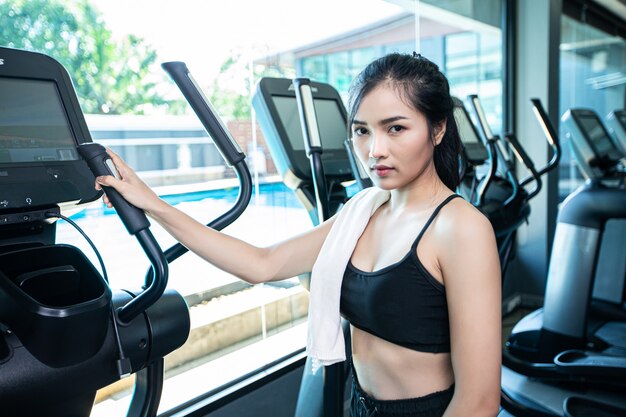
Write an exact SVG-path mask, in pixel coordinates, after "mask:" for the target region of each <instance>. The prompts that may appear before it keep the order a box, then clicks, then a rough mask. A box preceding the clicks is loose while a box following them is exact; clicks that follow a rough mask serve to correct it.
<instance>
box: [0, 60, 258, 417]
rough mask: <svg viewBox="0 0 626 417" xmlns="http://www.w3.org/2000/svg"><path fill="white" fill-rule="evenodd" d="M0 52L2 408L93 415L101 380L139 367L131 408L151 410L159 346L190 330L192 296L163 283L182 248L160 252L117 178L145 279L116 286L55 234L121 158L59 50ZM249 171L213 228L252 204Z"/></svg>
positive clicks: (223, 139) (134, 412)
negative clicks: (57, 56)
mask: <svg viewBox="0 0 626 417" xmlns="http://www.w3.org/2000/svg"><path fill="white" fill-rule="evenodd" d="M0 57H2V59H3V60H4V65H3V66H2V67H0V87H1V89H2V92H3V94H2V95H1V96H0V106H1V107H2V109H3V111H2V112H1V113H0V192H1V193H2V197H1V198H2V201H0V329H1V330H2V332H1V333H0V404H1V410H2V411H1V412H2V415H3V416H7V417H12V416H59V415H63V416H72V417H75V416H76V417H78V416H80V417H83V416H85V417H86V416H88V415H89V414H90V412H91V408H92V405H93V401H94V397H95V393H96V390H98V389H99V388H102V387H104V386H107V385H109V384H111V383H113V382H115V381H116V380H118V379H120V378H121V377H124V376H127V375H129V374H131V373H136V374H137V379H136V384H135V392H134V395H133V399H132V401H131V405H130V409H129V411H128V416H141V417H149V416H154V415H156V412H157V407H158V404H159V401H160V396H161V389H162V383H163V356H165V355H166V354H167V353H169V352H171V351H173V350H174V349H176V348H178V347H179V346H181V345H182V344H183V343H184V342H185V340H186V339H187V336H188V333H189V328H190V323H189V313H188V308H187V304H186V302H185V300H184V299H183V297H182V296H181V295H180V294H179V293H177V292H176V291H174V290H170V289H167V290H166V289H165V286H166V283H167V277H168V262H171V261H172V260H174V259H176V258H177V257H178V256H180V255H181V254H182V253H184V252H185V251H186V249H185V248H183V247H182V246H181V245H175V246H174V247H172V248H170V249H169V250H168V251H166V252H165V253H163V252H162V251H161V249H160V247H159V245H158V244H157V243H156V241H155V240H154V238H153V236H152V234H151V233H150V230H149V226H150V224H149V222H148V220H147V219H146V217H145V215H144V214H143V212H142V211H140V210H138V209H136V208H135V207H133V206H131V205H129V204H128V203H126V202H125V201H124V200H123V199H122V198H121V197H120V196H119V195H118V194H117V193H115V191H114V190H107V194H108V196H109V198H110V199H111V201H112V203H113V204H114V206H115V207H116V209H117V212H118V214H119V215H120V217H121V218H122V221H123V222H124V224H125V226H126V227H127V229H128V231H129V233H131V234H133V235H135V236H136V238H137V240H138V241H139V243H140V244H141V246H142V249H143V250H144V252H145V253H146V255H147V257H148V258H149V260H150V262H151V264H152V267H151V269H150V271H148V273H147V274H146V282H145V286H144V288H142V289H137V290H128V289H125V290H111V288H110V287H109V285H108V282H107V280H106V273H105V269H104V264H103V263H102V261H101V265H100V266H101V269H102V275H101V274H100V273H99V272H98V270H97V269H96V268H95V267H94V266H93V265H92V264H91V262H90V261H89V260H88V259H87V258H86V257H85V255H84V254H83V253H82V252H81V251H80V250H78V249H77V248H75V247H73V246H69V245H61V244H55V228H56V223H55V222H54V220H55V219H56V218H65V219H67V218H66V217H65V216H64V214H68V213H69V212H72V211H75V210H76V209H77V208H80V207H81V206H83V205H84V204H87V203H89V202H92V201H94V200H96V199H97V198H99V197H100V195H101V193H99V192H96V191H95V189H94V174H95V175H104V174H115V173H116V170H115V167H114V166H113V165H112V164H111V162H110V159H109V158H108V156H107V155H106V153H105V152H104V148H102V147H101V146H100V145H97V144H94V143H91V136H90V133H89V130H88V129H87V125H86V123H85V121H84V117H83V114H82V112H81V110H80V107H79V104H78V100H77V98H76V94H75V92H74V90H73V88H72V84H71V80H70V78H69V76H68V74H67V72H66V71H65V69H64V68H63V67H62V66H61V65H60V64H59V63H58V62H57V61H55V60H53V59H52V58H50V57H48V56H46V55H42V54H38V53H32V52H26V51H20V50H14V49H8V48H0ZM172 72H173V71H170V73H172ZM185 75H186V76H188V74H185ZM200 117H201V119H202V120H203V123H205V126H207V123H206V122H205V119H204V115H200ZM210 133H211V134H212V136H213V138H214V139H215V142H216V144H217V145H218V148H219V149H220V150H221V151H222V154H223V155H225V156H228V155H230V156H231V157H232V158H230V157H229V159H228V162H229V163H232V164H234V165H235V169H236V170H237V172H238V173H241V174H242V176H243V177H245V176H246V173H247V168H246V167H245V162H243V158H244V156H243V154H242V153H240V152H237V151H236V150H235V151H232V152H230V151H229V148H228V147H232V146H233V143H232V142H230V143H229V139H228V136H227V135H225V132H221V131H217V130H210ZM218 142H219V143H218ZM247 178H248V181H247V184H250V180H249V173H247ZM245 183H246V181H245V180H242V189H241V191H240V197H239V200H240V203H238V204H236V207H234V208H233V209H231V210H230V211H229V212H228V213H226V214H224V215H223V216H222V217H220V218H219V219H218V220H217V221H216V225H215V227H216V228H220V227H224V226H226V225H227V224H229V223H230V222H232V221H233V220H234V219H236V218H237V217H238V215H239V214H240V213H241V212H242V211H243V208H245V206H246V204H247V201H248V200H249V198H250V187H248V188H247V190H246V189H245V187H244V185H245ZM246 196H247V197H246ZM246 198H247V199H246ZM68 221H70V222H71V220H68ZM85 236H86V235H85ZM94 249H95V247H94ZM98 257H99V255H98ZM99 259H100V258H99ZM34 399H35V400H34Z"/></svg>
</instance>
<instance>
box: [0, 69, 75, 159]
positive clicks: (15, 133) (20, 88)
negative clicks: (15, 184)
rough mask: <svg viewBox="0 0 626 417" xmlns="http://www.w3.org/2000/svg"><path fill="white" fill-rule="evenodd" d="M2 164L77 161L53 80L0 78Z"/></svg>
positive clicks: (0, 144)
mask: <svg viewBox="0 0 626 417" xmlns="http://www.w3.org/2000/svg"><path fill="white" fill-rule="evenodd" d="M0 91H1V92H2V94H0V163H5V164H6V163H23V162H44V161H68V160H70V161H71V160H77V159H78V155H77V153H76V143H75V141H74V136H73V135H72V131H71V129H70V127H69V123H68V121H67V117H66V115H65V111H64V109H63V106H62V104H61V99H60V97H59V93H58V91H57V89H56V86H55V85H54V83H53V82H52V81H39V80H26V79H18V78H0Z"/></svg>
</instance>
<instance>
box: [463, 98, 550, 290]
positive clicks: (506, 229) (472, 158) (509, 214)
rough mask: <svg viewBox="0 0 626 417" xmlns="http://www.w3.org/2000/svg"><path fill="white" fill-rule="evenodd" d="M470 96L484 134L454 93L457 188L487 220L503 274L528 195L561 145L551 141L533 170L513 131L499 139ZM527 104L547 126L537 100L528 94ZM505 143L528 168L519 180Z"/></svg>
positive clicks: (538, 184)
mask: <svg viewBox="0 0 626 417" xmlns="http://www.w3.org/2000/svg"><path fill="white" fill-rule="evenodd" d="M468 100H469V102H470V104H471V106H472V109H473V111H474V114H475V116H476V119H477V121H478V124H479V126H480V131H481V133H482V136H480V135H478V133H477V130H476V128H475V127H474V124H473V123H472V121H471V119H470V118H469V115H468V113H467V111H466V110H465V107H464V105H463V103H462V102H461V101H460V100H459V99H456V98H455V109H454V115H455V120H456V122H457V126H458V128H459V136H460V138H461V143H462V145H463V152H464V158H463V159H464V162H465V167H464V170H463V172H464V175H463V176H462V178H461V184H460V186H459V193H460V194H461V195H463V196H464V197H465V198H466V199H467V200H468V201H469V202H471V203H472V204H474V206H476V207H477V208H478V209H479V210H480V211H481V212H483V214H485V216H487V218H488V219H489V221H490V222H491V225H492V226H493V229H494V233H495V235H496V241H497V246H498V254H499V258H500V268H501V272H502V278H503V279H504V277H505V274H506V271H507V267H508V265H509V263H510V261H511V259H512V258H513V257H514V256H515V237H516V235H517V230H518V229H519V227H520V226H521V225H522V224H523V223H525V222H527V220H528V216H529V215H530V200H531V199H532V198H534V197H535V196H536V195H537V194H538V193H539V192H540V191H541V187H542V179H541V177H542V176H543V175H545V174H547V173H549V172H550V171H552V170H553V169H554V168H556V167H557V165H558V162H559V159H560V157H561V148H560V145H559V143H558V141H551V140H549V145H550V147H551V148H552V150H553V156H552V158H551V160H550V161H549V162H548V163H547V164H546V165H545V166H544V167H542V168H541V169H539V170H537V169H536V168H535V165H534V163H533V161H532V159H531V158H530V157H529V156H528V154H527V153H526V151H525V149H524V147H523V146H522V145H521V144H520V143H519V141H518V140H517V137H516V136H515V134H513V133H508V134H506V135H505V136H504V140H503V139H502V138H501V137H500V136H499V135H495V134H493V133H492V131H491V129H490V127H489V124H488V123H487V118H486V116H485V113H484V111H483V109H482V106H481V104H480V100H479V98H478V96H476V95H470V96H468ZM531 103H532V106H533V111H534V114H535V116H536V117H537V121H538V122H539V124H540V125H541V126H542V128H543V129H544V130H545V129H546V128H547V127H546V126H548V125H547V116H546V113H545V111H544V109H543V106H542V105H541V102H540V101H539V100H537V99H532V100H531ZM479 138H481V139H479ZM505 143H506V144H508V146H509V147H510V149H512V150H513V153H514V155H515V156H516V158H517V160H518V162H519V163H520V164H522V165H523V166H524V167H525V168H526V170H527V171H528V172H529V173H530V174H529V175H528V176H527V177H525V178H523V179H522V180H519V179H518V177H517V174H516V172H515V165H514V163H513V160H512V159H511V156H510V155H509V152H508V150H507V146H506V145H505ZM531 183H532V184H533V188H532V189H531V190H527V188H526V187H527V186H528V185H530V184H531Z"/></svg>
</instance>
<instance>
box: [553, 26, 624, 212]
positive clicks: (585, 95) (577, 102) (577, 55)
mask: <svg viewBox="0 0 626 417" xmlns="http://www.w3.org/2000/svg"><path fill="white" fill-rule="evenodd" d="M577 17H578V18H580V19H578V18H577V19H575V18H573V17H570V16H567V15H563V17H562V19H561V47H560V50H561V52H560V75H561V77H560V78H561V81H560V84H561V85H560V102H559V108H560V114H563V113H565V111H566V110H567V109H571V108H588V109H592V110H594V111H595V112H596V113H597V114H598V116H599V117H600V118H601V119H603V120H606V117H607V116H608V115H609V113H610V112H611V111H613V110H616V109H623V108H624V98H625V93H626V74H625V73H624V68H625V67H626V42H625V41H624V38H622V37H619V36H615V35H610V34H609V33H606V32H604V31H602V30H600V29H598V28H596V27H593V26H591V25H590V24H587V23H584V22H583V21H582V16H577ZM566 133H567V132H565V131H564V130H563V129H562V128H561V132H560V134H559V137H560V139H561V145H562V149H563V157H562V158H561V162H560V171H559V173H560V176H559V197H560V199H561V200H562V199H564V198H565V197H566V196H567V195H568V194H569V193H571V192H572V191H573V190H574V189H576V188H577V187H578V186H579V185H580V184H581V183H582V182H583V176H582V174H581V171H580V170H579V169H578V166H577V162H576V159H575V158H574V154H573V152H572V148H571V147H572V144H571V143H570V140H569V137H568V135H567V134H566Z"/></svg>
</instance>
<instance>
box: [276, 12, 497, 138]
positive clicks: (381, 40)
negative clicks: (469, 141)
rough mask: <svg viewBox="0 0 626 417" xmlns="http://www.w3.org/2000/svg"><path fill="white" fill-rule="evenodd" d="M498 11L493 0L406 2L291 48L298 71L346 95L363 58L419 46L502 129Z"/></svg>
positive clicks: (462, 95)
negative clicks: (391, 11)
mask: <svg viewBox="0 0 626 417" xmlns="http://www.w3.org/2000/svg"><path fill="white" fill-rule="evenodd" d="M500 13H501V5H500V2H499V1H497V0H489V1H483V2H470V1H455V2H443V3H442V2H430V1H422V2H419V7H417V8H416V7H408V8H407V9H405V10H404V11H403V12H402V13H399V14H397V15H395V16H392V17H390V18H387V19H381V20H379V21H377V22H374V23H372V24H370V25H367V26H363V27H362V28H360V30H354V31H351V32H349V33H346V34H343V35H339V36H335V37H329V38H327V39H322V40H320V41H319V42H316V43H314V44H311V45H308V46H305V47H301V48H298V49H296V50H295V51H294V52H295V56H296V60H297V64H296V70H297V71H298V75H301V76H306V77H309V78H311V79H314V80H317V81H321V82H327V83H330V84H332V85H333V86H334V87H335V88H337V89H338V90H339V92H340V93H341V94H342V96H343V97H346V96H347V91H348V88H349V85H350V82H349V81H350V80H351V79H352V78H353V77H354V76H355V75H356V74H357V73H358V72H359V71H360V70H361V69H362V68H363V67H364V66H365V65H367V63H369V62H371V61H372V60H374V59H376V58H378V57H380V56H383V55H384V54H387V53H390V52H402V53H412V52H413V51H416V52H420V53H421V54H422V55H423V56H425V57H427V58H429V59H430V60H432V61H433V62H435V63H437V64H438V65H439V67H440V68H441V69H442V70H443V72H444V73H445V74H446V75H447V77H448V79H449V81H450V88H451V91H452V94H454V95H456V96H458V97H459V98H460V99H462V100H464V99H466V97H467V96H468V95H469V94H478V95H479V96H480V98H481V100H482V105H483V108H484V109H485V112H486V115H487V118H488V121H489V123H490V124H491V128H492V130H493V131H494V132H496V133H498V132H500V131H501V129H502V31H501V28H500V21H501V18H500ZM416 33H419V38H418V39H416ZM339 51H340V52H339ZM285 55H286V53H285Z"/></svg>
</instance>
